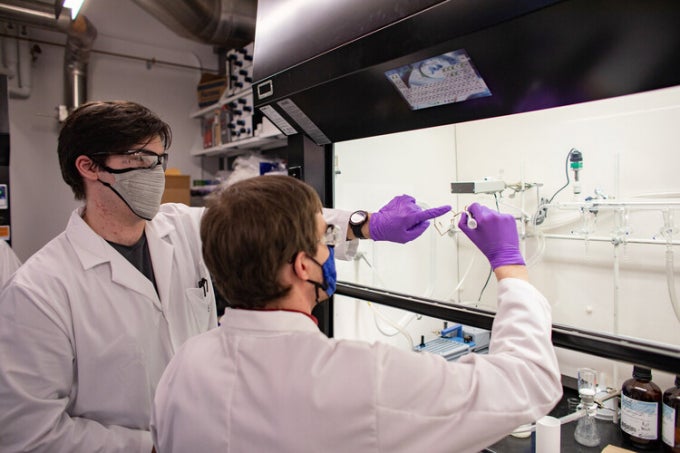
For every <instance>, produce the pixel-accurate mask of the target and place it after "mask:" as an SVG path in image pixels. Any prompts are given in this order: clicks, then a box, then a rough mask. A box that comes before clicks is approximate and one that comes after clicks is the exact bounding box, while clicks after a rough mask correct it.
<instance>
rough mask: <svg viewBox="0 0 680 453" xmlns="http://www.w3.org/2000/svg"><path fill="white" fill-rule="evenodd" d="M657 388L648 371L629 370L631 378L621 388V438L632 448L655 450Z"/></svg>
mask: <svg viewBox="0 0 680 453" xmlns="http://www.w3.org/2000/svg"><path fill="white" fill-rule="evenodd" d="M660 412H661V389H660V388H659V386H658V385H656V384H655V383H653V382H652V371H651V370H650V369H649V368H643V367H639V366H634V367H633V377H632V378H631V379H628V380H627V381H626V382H624V383H623V387H622V388H621V436H622V437H623V440H624V441H625V442H627V443H629V444H631V445H633V446H634V447H635V448H639V449H641V450H649V449H654V448H658V447H659V439H660V437H661V429H660V426H659V425H660V421H661V420H660Z"/></svg>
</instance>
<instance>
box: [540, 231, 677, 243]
mask: <svg viewBox="0 0 680 453" xmlns="http://www.w3.org/2000/svg"><path fill="white" fill-rule="evenodd" d="M543 237H544V238H546V239H565V240H572V241H588V242H591V241H592V242H608V243H610V244H613V245H620V244H648V245H650V244H651V245H666V246H667V245H669V244H671V245H680V241H670V242H669V241H660V240H655V239H632V238H625V239H624V238H622V237H620V236H612V237H606V236H574V235H569V234H550V233H548V234H546V233H544V234H543Z"/></svg>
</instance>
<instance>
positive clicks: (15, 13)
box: [0, 0, 97, 120]
mask: <svg viewBox="0 0 680 453" xmlns="http://www.w3.org/2000/svg"><path fill="white" fill-rule="evenodd" d="M0 19H2V20H6V21H8V22H12V23H14V22H16V23H19V24H23V25H27V26H31V27H38V28H43V29H47V30H51V31H58V32H62V33H66V36H67V38H66V50H65V52H64V103H65V105H64V106H63V108H60V111H59V119H60V120H63V119H65V117H66V115H67V114H68V112H71V111H72V110H73V109H74V108H76V107H78V106H79V105H80V104H82V103H83V102H85V101H87V65H88V62H89V59H90V52H91V50H92V44H93V43H94V40H95V38H96V37H97V29H96V28H95V27H94V25H92V23H91V22H90V21H89V20H88V19H87V18H86V17H85V16H84V15H82V14H79V15H78V17H77V18H76V19H75V20H73V21H72V20H71V14H70V10H69V9H68V8H59V14H58V13H57V9H56V7H55V6H54V5H50V4H46V3H44V2H40V1H28V0H3V1H2V2H1V3H0Z"/></svg>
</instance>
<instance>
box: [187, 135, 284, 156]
mask: <svg viewBox="0 0 680 453" xmlns="http://www.w3.org/2000/svg"><path fill="white" fill-rule="evenodd" d="M276 132H277V133H276V134H272V135H264V136H262V135H261V136H257V137H250V138H245V139H243V140H237V141H234V142H230V143H226V144H224V145H217V146H213V147H210V148H204V149H200V150H198V151H192V152H191V155H192V156H222V157H230V156H237V155H239V154H243V152H244V151H264V150H267V149H273V148H279V147H281V146H286V144H287V143H288V139H287V138H286V136H285V135H283V134H282V133H280V132H278V131H276Z"/></svg>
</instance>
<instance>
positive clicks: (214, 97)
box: [197, 74, 227, 107]
mask: <svg viewBox="0 0 680 453" xmlns="http://www.w3.org/2000/svg"><path fill="white" fill-rule="evenodd" d="M226 89H227V79H226V77H220V76H216V75H213V74H203V75H202V76H201V81H200V82H199V84H198V88H197V94H198V106H199V107H206V106H208V105H210V104H214V103H215V102H217V101H219V100H220V97H221V96H222V93H224V90H226Z"/></svg>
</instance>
